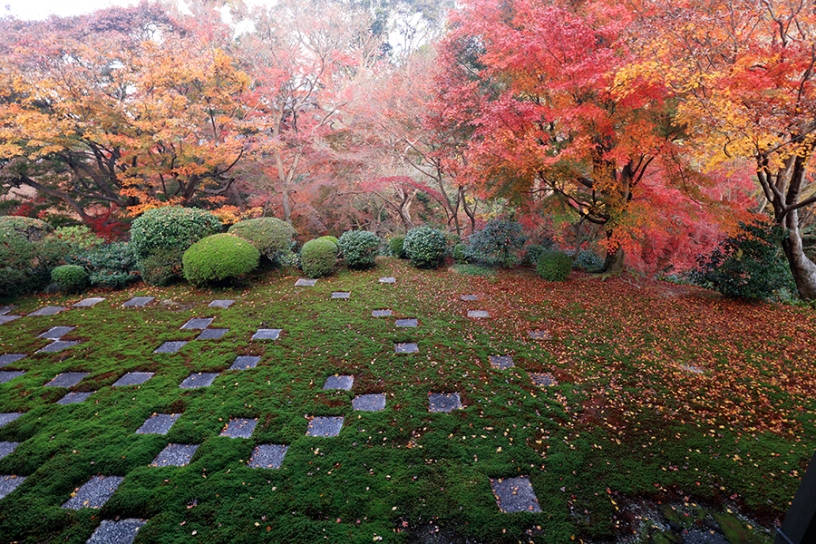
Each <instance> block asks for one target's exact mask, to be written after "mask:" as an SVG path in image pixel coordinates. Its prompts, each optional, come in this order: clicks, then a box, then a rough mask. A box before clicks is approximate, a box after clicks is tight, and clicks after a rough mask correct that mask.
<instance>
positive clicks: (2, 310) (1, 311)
mask: <svg viewBox="0 0 816 544" xmlns="http://www.w3.org/2000/svg"><path fill="white" fill-rule="evenodd" d="M14 308H16V306H0V315H6V314H10V313H11V311H12V310H13V309H14Z"/></svg>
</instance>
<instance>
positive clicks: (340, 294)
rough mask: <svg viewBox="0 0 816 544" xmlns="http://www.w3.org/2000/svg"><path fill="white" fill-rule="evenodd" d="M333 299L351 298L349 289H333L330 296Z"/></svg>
mask: <svg viewBox="0 0 816 544" xmlns="http://www.w3.org/2000/svg"><path fill="white" fill-rule="evenodd" d="M331 298H332V299H334V300H348V299H350V298H351V293H350V292H349V291H334V292H333V293H332V296H331Z"/></svg>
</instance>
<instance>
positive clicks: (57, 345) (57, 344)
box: [37, 340, 79, 353]
mask: <svg viewBox="0 0 816 544" xmlns="http://www.w3.org/2000/svg"><path fill="white" fill-rule="evenodd" d="M77 344H79V342H74V341H69V340H54V341H53V342H51V343H50V344H48V345H47V346H45V347H44V348H42V349H38V350H37V353H57V352H58V351H62V350H64V349H68V348H72V347H74V346H76V345H77Z"/></svg>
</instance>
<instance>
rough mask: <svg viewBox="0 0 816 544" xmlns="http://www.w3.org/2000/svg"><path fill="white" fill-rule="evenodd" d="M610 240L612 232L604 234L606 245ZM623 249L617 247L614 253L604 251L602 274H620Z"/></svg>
mask: <svg viewBox="0 0 816 544" xmlns="http://www.w3.org/2000/svg"><path fill="white" fill-rule="evenodd" d="M611 239H612V231H607V232H606V241H607V244H609V243H610V241H611ZM624 256H625V255H624V252H623V247H622V246H620V245H618V246H617V247H616V248H615V250H614V251H609V249H607V250H606V259H605V260H604V265H603V268H602V269H601V273H602V274H620V273H621V272H623V258H624Z"/></svg>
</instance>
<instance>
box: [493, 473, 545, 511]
mask: <svg viewBox="0 0 816 544" xmlns="http://www.w3.org/2000/svg"><path fill="white" fill-rule="evenodd" d="M490 487H491V488H492V489H493V495H494V496H495V497H496V504H498V506H499V510H501V511H502V512H505V513H508V514H510V513H514V512H541V507H540V506H539V505H538V498H537V497H536V494H535V491H533V486H532V484H531V483H530V480H529V479H528V478H525V477H518V478H503V479H502V478H496V479H493V478H491V479H490Z"/></svg>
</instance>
